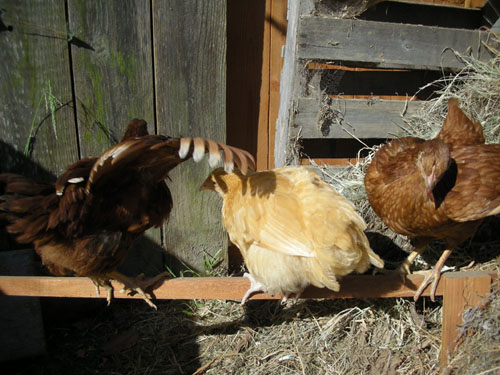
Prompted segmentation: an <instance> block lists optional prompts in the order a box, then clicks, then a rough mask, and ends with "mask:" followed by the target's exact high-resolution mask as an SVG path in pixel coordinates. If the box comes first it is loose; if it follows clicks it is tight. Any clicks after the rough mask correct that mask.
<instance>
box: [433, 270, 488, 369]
mask: <svg viewBox="0 0 500 375" xmlns="http://www.w3.org/2000/svg"><path fill="white" fill-rule="evenodd" d="M490 289H491V275H489V274H485V273H484V272H462V273H460V272H455V273H451V274H448V275H446V277H445V278H444V297H443V313H442V317H443V318H442V320H443V328H442V332H443V334H442V345H441V352H440V360H441V365H442V367H443V366H444V365H445V364H446V363H447V362H448V355H449V354H450V353H451V352H452V351H453V350H454V348H455V347H456V345H457V344H458V343H457V341H456V338H457V336H458V334H459V332H460V325H461V324H463V319H462V314H463V312H464V311H465V310H466V309H468V308H471V307H475V306H477V305H478V304H479V303H480V302H481V301H482V300H483V298H484V297H485V296H486V295H487V294H488V293H489V292H490Z"/></svg>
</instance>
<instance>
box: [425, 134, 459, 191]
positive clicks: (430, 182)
mask: <svg viewBox="0 0 500 375" xmlns="http://www.w3.org/2000/svg"><path fill="white" fill-rule="evenodd" d="M450 163H451V156H450V149H449V147H448V146H447V145H446V143H444V142H443V141H442V140H440V139H437V138H436V139H432V140H430V141H427V142H424V143H422V144H421V145H420V152H419V154H418V157H417V168H418V170H419V171H420V173H421V174H422V178H423V180H424V184H425V189H426V192H427V196H428V197H429V198H430V199H431V200H434V198H433V195H432V190H433V189H434V187H435V186H436V184H437V183H438V182H439V180H440V179H441V177H442V176H443V175H444V173H445V172H446V170H447V169H448V167H449V166H450Z"/></svg>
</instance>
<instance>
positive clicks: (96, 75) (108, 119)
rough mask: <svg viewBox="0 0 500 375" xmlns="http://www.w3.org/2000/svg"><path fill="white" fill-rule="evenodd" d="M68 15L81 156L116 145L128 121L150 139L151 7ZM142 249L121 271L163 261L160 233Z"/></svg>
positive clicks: (121, 5) (107, 6) (77, 7)
mask: <svg viewBox="0 0 500 375" xmlns="http://www.w3.org/2000/svg"><path fill="white" fill-rule="evenodd" d="M68 16H69V27H70V30H71V32H72V34H74V35H75V36H76V37H77V38H78V40H79V41H80V42H78V43H72V46H71V55H72V62H73V75H74V85H75V97H76V102H77V120H78V134H79V143H80V150H81V157H85V156H98V155H100V154H102V153H103V152H104V151H105V150H106V149H107V148H109V147H110V146H112V145H114V144H116V143H117V142H119V140H120V139H121V138H122V136H123V133H124V132H125V129H126V127H127V125H128V123H129V122H130V120H132V119H133V118H142V119H144V120H146V121H147V122H148V131H149V133H150V134H155V132H156V131H155V127H156V126H155V113H154V85H153V46H152V41H151V38H152V34H151V27H152V26H151V9H150V2H148V1H133V0H126V1H119V2H113V1H103V2H96V1H84V0H81V1H79V0H78V1H77V0H72V1H69V9H68ZM141 244H142V247H141V249H140V250H137V251H133V252H132V255H131V256H130V257H129V258H128V260H127V261H126V262H125V265H124V267H125V268H126V269H127V270H129V271H131V272H134V273H136V271H139V270H141V272H145V273H147V274H151V273H153V272H155V271H156V270H157V269H158V268H161V263H162V262H163V259H162V255H161V253H160V252H159V251H157V248H158V247H159V246H161V231H160V229H150V230H149V231H147V233H146V239H144V240H142V242H141ZM133 263H136V264H141V265H142V267H141V268H139V267H138V266H137V267H134V266H133ZM145 265H147V266H146V267H144V266H145Z"/></svg>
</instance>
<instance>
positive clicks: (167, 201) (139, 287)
mask: <svg viewBox="0 0 500 375" xmlns="http://www.w3.org/2000/svg"><path fill="white" fill-rule="evenodd" d="M191 144H193V146H191ZM206 146H207V147H206ZM220 150H222V151H223V159H224V166H225V168H227V169H229V170H231V169H232V168H233V163H236V164H237V166H238V167H239V168H240V169H241V170H242V171H243V172H246V170H247V169H248V168H254V160H253V158H252V156H251V155H250V154H248V153H247V152H246V151H243V150H241V149H237V148H235V147H230V146H227V145H224V144H221V143H217V142H214V141H208V140H204V139H201V138H194V139H193V140H192V139H191V138H170V137H164V136H161V135H148V134H147V128H146V122H145V121H143V120H133V121H132V122H131V123H130V124H129V125H128V128H127V131H126V133H125V136H124V138H123V139H122V141H121V142H120V143H119V144H117V145H116V146H113V147H111V148H110V149H108V150H107V151H106V152H104V154H103V155H102V156H101V157H99V158H86V159H82V160H80V161H78V162H76V163H75V164H73V165H71V166H70V167H69V168H68V169H67V170H66V171H65V172H64V173H63V174H62V175H61V176H60V177H59V178H58V179H57V181H56V183H55V185H50V184H39V183H36V182H34V181H32V180H30V179H28V178H25V177H23V176H20V175H15V174H0V192H1V194H2V195H1V200H2V201H3V202H1V203H0V218H3V219H7V220H8V221H9V222H10V225H8V226H7V231H8V232H9V233H12V234H14V235H15V236H16V239H17V241H18V242H21V243H33V245H34V248H35V250H36V252H37V253H38V254H39V255H40V257H41V258H42V261H43V263H44V264H45V265H46V266H47V268H48V269H49V270H50V271H51V272H52V273H53V274H55V275H76V276H87V277H89V278H90V279H91V280H92V281H93V282H94V284H95V285H96V287H97V288H99V286H102V287H104V288H105V289H106V290H107V292H108V294H107V299H108V303H109V302H110V300H111V298H112V292H113V291H112V287H111V284H110V279H115V280H118V281H119V282H121V283H123V284H124V286H125V288H126V289H128V290H131V291H132V290H133V291H135V292H137V293H139V294H140V295H141V296H142V297H143V298H144V300H145V301H146V302H147V303H148V304H149V305H150V306H152V307H155V305H154V304H153V302H151V298H150V296H148V295H146V294H145V292H144V290H145V289H146V288H147V287H148V286H151V285H152V284H154V283H155V282H156V281H157V280H159V279H161V278H162V277H163V274H162V275H159V276H158V277H155V278H153V279H150V280H142V279H140V278H137V279H131V278H128V277H126V276H124V275H122V274H120V273H119V272H117V271H116V268H117V267H118V266H119V265H120V264H121V263H122V261H123V260H124V258H125V257H126V255H127V253H128V252H129V250H130V248H131V245H132V242H133V241H134V240H135V239H136V238H137V237H139V236H140V235H142V234H143V233H144V232H145V231H146V230H147V229H149V228H151V227H156V226H159V225H161V224H162V223H163V222H164V221H165V220H166V219H167V218H168V216H169V214H170V211H171V209H172V196H171V194H170V191H169V189H168V187H167V184H166V183H165V178H166V177H167V175H168V173H169V171H170V170H171V169H172V168H174V167H175V166H177V165H178V164H180V163H181V162H183V161H184V160H186V159H188V158H189V157H191V156H192V157H193V159H194V160H195V161H199V160H201V159H202V158H203V155H204V154H205V152H209V153H210V156H209V160H210V164H211V165H214V164H215V163H217V162H218V161H219V159H220Z"/></svg>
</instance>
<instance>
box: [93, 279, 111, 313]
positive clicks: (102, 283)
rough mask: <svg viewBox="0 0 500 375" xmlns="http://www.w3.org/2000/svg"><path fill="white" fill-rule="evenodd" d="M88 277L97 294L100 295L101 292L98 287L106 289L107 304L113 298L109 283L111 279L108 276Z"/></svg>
mask: <svg viewBox="0 0 500 375" xmlns="http://www.w3.org/2000/svg"><path fill="white" fill-rule="evenodd" d="M89 279H90V280H91V281H92V283H94V286H95V293H96V295H97V296H100V295H101V292H100V290H99V288H100V287H102V288H104V289H105V290H106V301H107V302H108V306H109V304H110V303H111V300H112V299H113V286H112V285H111V281H110V280H109V278H105V277H96V276H93V277H89Z"/></svg>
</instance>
